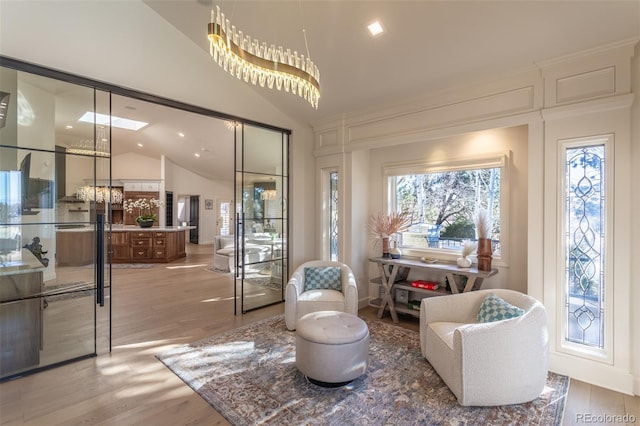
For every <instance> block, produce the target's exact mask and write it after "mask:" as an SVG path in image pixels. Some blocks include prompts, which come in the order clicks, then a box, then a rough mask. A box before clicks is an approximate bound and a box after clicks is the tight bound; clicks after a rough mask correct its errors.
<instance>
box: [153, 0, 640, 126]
mask: <svg viewBox="0 0 640 426" xmlns="http://www.w3.org/2000/svg"><path fill="white" fill-rule="evenodd" d="M145 3H146V4H148V5H149V7H151V8H152V9H153V10H154V11H156V12H157V13H158V14H160V15H161V16H162V17H163V18H164V19H165V20H167V21H168V22H169V23H171V24H172V25H173V26H175V27H176V28H177V29H178V30H180V31H181V32H182V33H183V34H184V35H185V36H187V37H188V38H189V39H191V40H192V41H193V42H194V43H195V44H197V45H198V46H200V47H201V48H202V50H203V52H204V54H207V55H208V54H209V44H208V40H207V24H208V23H209V22H210V11H211V9H213V8H215V7H216V5H218V6H220V8H221V10H222V11H223V12H224V13H225V15H226V16H227V18H228V19H230V21H231V23H232V24H234V25H235V26H236V27H237V28H238V29H239V30H242V31H244V33H245V35H250V36H251V37H252V38H257V39H258V40H259V41H264V42H266V43H267V44H275V45H276V46H278V45H282V46H283V47H284V48H285V49H287V48H290V49H291V51H297V52H299V53H302V54H304V55H305V56H307V52H308V53H310V56H311V58H312V59H313V60H314V61H315V63H316V64H317V65H318V67H319V69H320V86H321V98H320V105H319V108H318V110H317V111H316V110H315V109H313V108H312V107H311V106H310V105H309V104H307V103H306V102H305V101H304V100H302V99H301V98H298V97H294V96H292V95H290V94H286V93H283V92H280V93H279V92H277V91H274V90H269V89H265V88H260V87H256V89H255V90H256V91H257V92H259V93H260V94H262V95H263V96H265V97H268V98H269V99H270V100H271V101H272V102H273V104H274V105H275V106H276V107H278V108H280V109H282V110H285V111H286V112H287V113H288V114H290V115H291V116H293V117H294V118H296V119H298V120H299V121H300V122H302V123H314V122H317V121H318V120H320V119H323V118H326V117H334V116H339V115H341V114H344V113H349V112H353V111H358V110H363V109H364V110H368V109H376V108H379V107H380V106H384V105H389V104H394V103H398V102H403V101H405V100H407V99H411V98H413V97H416V96H424V95H425V94H429V93H433V92H436V91H438V90H441V89H445V88H450V87H455V86H463V85H469V84H472V83H476V82H484V81H487V80H496V79H499V78H500V77H502V76H505V75H510V74H513V73H515V72H518V71H521V70H524V69H528V68H533V67H534V66H535V64H536V63H537V62H540V61H543V60H548V59H551V58H556V57H559V56H562V55H566V54H570V53H574V52H578V51H582V50H586V49H590V48H594V47H598V46H602V45H605V44H608V43H611V42H615V41H620V40H625V39H630V38H634V37H635V38H637V37H640V1H638V0H632V1H610V0H604V1H526V0H525V1H508V0H507V1H415V0H414V1H402V0H400V1H398V0H393V1H390V0H387V1H375V0H371V1H327V0H324V1H308V0H305V1H302V0H298V1H293V0H286V1H278V0H268V1H267V0H262V1H248V0H247V1H239V0H234V1H215V0H145ZM375 20H379V21H380V22H381V24H382V26H383V28H384V29H385V32H384V33H383V34H382V35H379V36H377V37H372V36H370V35H369V34H368V31H367V25H368V24H370V23H371V22H373V21H375ZM303 31H304V32H303ZM305 34H306V39H307V42H308V43H307V44H308V50H307V48H306V46H305ZM216 72H220V73H224V71H223V70H222V69H216ZM228 78H229V84H246V83H242V82H240V81H239V80H236V79H235V78H234V77H232V76H228Z"/></svg>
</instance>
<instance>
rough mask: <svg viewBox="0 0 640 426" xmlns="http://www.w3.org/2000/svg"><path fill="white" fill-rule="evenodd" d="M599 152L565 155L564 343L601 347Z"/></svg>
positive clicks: (601, 177)
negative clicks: (565, 319) (565, 325)
mask: <svg viewBox="0 0 640 426" xmlns="http://www.w3.org/2000/svg"><path fill="white" fill-rule="evenodd" d="M604 153H605V147H604V145H593V146H581V147H573V148H568V149H567V150H566V156H565V161H566V170H565V188H566V194H565V196H566V199H565V221H566V222H565V223H566V234H565V236H564V238H565V244H566V259H565V280H566V281H565V289H566V298H565V313H566V315H567V327H566V334H565V340H567V341H569V342H574V343H579V344H583V345H587V346H591V347H597V348H603V347H604V321H603V319H604V316H603V313H604V285H605V280H604V265H605V263H604V262H605V258H604V241H605V221H604V212H605V185H604V184H605V182H604V179H605V174H604V171H605V156H604Z"/></svg>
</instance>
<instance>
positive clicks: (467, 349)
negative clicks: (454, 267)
mask: <svg viewBox="0 0 640 426" xmlns="http://www.w3.org/2000/svg"><path fill="white" fill-rule="evenodd" d="M489 293H494V294H496V295H497V296H499V297H500V298H502V299H504V300H505V301H506V302H508V303H509V304H511V305H514V306H517V307H519V308H522V309H523V310H524V315H522V316H519V317H516V318H510V319H506V320H501V321H495V322H486V323H478V322H477V320H476V317H477V313H478V310H479V309H480V305H481V304H482V301H483V300H484V298H485V297H486V296H487V295H488V294H489ZM420 347H421V349H422V354H423V355H424V356H425V358H427V360H428V361H429V363H430V364H431V365H432V366H433V368H434V369H435V370H436V371H437V372H438V374H439V375H440V377H441V378H442V380H444V382H445V383H446V384H447V386H449V389H451V391H452V392H453V393H454V394H455V396H456V397H457V398H458V402H459V403H460V404H461V405H475V406H491V405H506V404H520V403H523V402H528V401H532V400H534V399H536V398H537V397H538V396H539V395H540V393H541V392H542V389H543V388H544V386H545V383H546V380H547V358H548V333H547V313H546V310H545V308H544V305H542V304H541V303H540V302H538V301H537V300H536V299H534V298H533V297H531V296H528V295H526V294H523V293H519V292H516V291H513V290H506V289H492V290H479V291H472V292H468V293H461V294H454V295H451V296H441V297H430V298H425V299H422V303H421V306H420Z"/></svg>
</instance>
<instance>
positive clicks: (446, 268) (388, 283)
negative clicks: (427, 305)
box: [369, 257, 498, 323]
mask: <svg viewBox="0 0 640 426" xmlns="http://www.w3.org/2000/svg"><path fill="white" fill-rule="evenodd" d="M369 261H371V262H375V263H376V264H377V265H378V271H379V272H380V276H379V277H377V278H374V279H372V280H371V282H372V283H374V284H378V285H380V286H381V288H382V289H383V294H382V295H381V297H380V298H379V299H374V300H372V301H370V302H369V304H370V305H371V306H374V307H377V308H378V318H382V315H383V314H384V310H385V309H387V308H388V309H389V312H390V313H391V319H392V320H393V322H395V323H397V322H398V314H397V312H401V313H407V314H411V315H413V316H420V312H419V311H417V310H414V309H410V308H408V307H407V308H404V307H401V306H396V301H395V299H394V291H395V290H397V289H400V290H406V291H407V292H410V293H409V294H411V293H413V294H414V295H415V296H418V297H419V298H420V299H422V298H423V297H429V296H446V295H449V294H456V293H465V292H468V291H471V290H478V289H480V288H481V287H482V281H483V280H484V279H485V278H489V277H492V276H494V275H496V274H497V273H498V270H497V269H492V270H491V271H479V270H478V268H477V267H475V266H473V267H471V268H460V267H458V266H457V265H455V264H452V263H446V262H441V261H439V262H436V263H427V262H423V261H421V260H418V259H390V258H384V257H375V258H371V259H369ZM389 267H391V268H389ZM412 268H414V269H428V270H435V271H438V272H440V273H442V274H443V275H444V276H446V277H447V280H448V282H449V287H450V290H448V289H446V288H445V287H444V286H441V287H439V288H438V289H437V290H428V289H424V288H418V287H413V286H412V285H411V283H410V282H409V281H406V278H407V275H408V274H409V272H410V270H411V269H412ZM401 269H402V271H401ZM455 276H462V277H466V279H467V281H466V284H465V285H464V287H463V288H458V283H457V281H456V280H455ZM397 278H401V279H400V280H399V281H398V280H397Z"/></svg>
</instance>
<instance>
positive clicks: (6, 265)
mask: <svg viewBox="0 0 640 426" xmlns="http://www.w3.org/2000/svg"><path fill="white" fill-rule="evenodd" d="M1 71H2V73H1V74H0V75H1V77H2V79H1V80H0V91H2V92H4V93H9V108H8V111H9V113H8V114H7V117H6V122H5V125H4V127H2V128H0V158H2V161H1V162H0V324H1V325H0V347H2V352H1V355H0V356H1V359H0V366H1V367H0V380H3V379H8V378H11V377H14V376H17V375H20V374H24V373H27V372H30V371H33V370H36V369H40V368H45V367H47V366H51V365H55V364H60V363H65V362H68V361H70V360H75V359H80V358H84V357H87V356H93V355H95V353H96V321H95V314H96V308H95V302H96V295H97V284H96V283H97V281H96V269H97V268H96V256H97V254H98V253H97V250H96V247H97V242H98V240H97V238H98V233H97V232H96V231H97V230H96V226H95V217H96V215H95V214H94V213H95V211H96V203H95V200H94V199H88V198H86V197H85V198H81V197H79V196H78V194H79V193H80V191H81V189H82V187H83V186H85V185H88V184H90V183H92V182H96V179H97V177H98V174H97V171H98V170H103V171H105V172H102V173H107V172H106V171H109V170H110V159H109V158H108V157H107V158H102V157H99V156H97V154H96V150H95V146H96V134H97V132H96V129H95V127H94V124H93V123H84V122H82V121H80V120H79V119H80V118H81V117H83V116H85V114H86V113H87V112H88V111H97V110H98V108H97V106H98V104H99V103H100V102H103V103H104V102H105V99H104V96H103V99H102V100H100V99H99V97H98V96H96V93H95V92H94V90H93V89H91V88H88V87H83V86H77V85H74V84H70V83H64V82H60V81H57V80H53V79H49V78H46V77H42V76H36V75H32V74H28V73H23V72H19V71H13V70H8V69H5V68H3V69H2V70H1ZM106 101H107V102H108V97H107V98H106ZM13 102H15V103H16V104H13ZM104 109H108V106H107V107H104ZM81 147H82V148H84V147H93V148H91V150H90V152H80V151H76V149H80V148H81ZM100 163H102V164H100ZM103 176H107V177H108V176H109V174H103ZM92 212H94V213H92Z"/></svg>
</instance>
